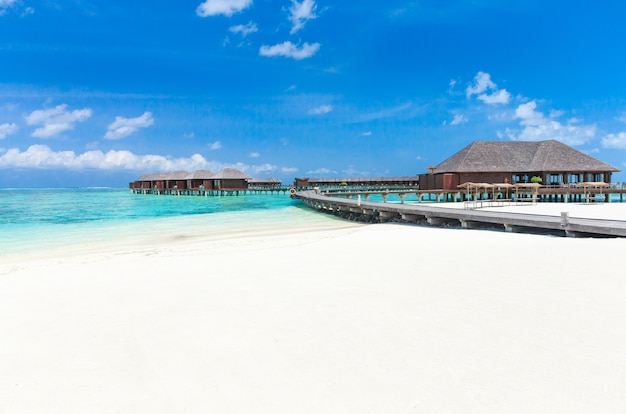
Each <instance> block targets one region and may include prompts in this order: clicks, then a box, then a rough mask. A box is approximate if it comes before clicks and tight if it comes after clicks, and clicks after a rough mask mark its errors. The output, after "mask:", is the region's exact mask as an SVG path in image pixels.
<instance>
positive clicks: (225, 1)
mask: <svg viewBox="0 0 626 414" xmlns="http://www.w3.org/2000/svg"><path fill="white" fill-rule="evenodd" d="M251 5H252V0H206V1H204V2H203V3H201V4H200V5H199V6H198V8H197V9H196V14H197V15H198V16H200V17H207V16H217V15H220V14H223V15H224V16H229V17H230V16H232V15H233V14H235V13H239V12H240V11H242V10H245V9H247V8H248V7H250V6H251Z"/></svg>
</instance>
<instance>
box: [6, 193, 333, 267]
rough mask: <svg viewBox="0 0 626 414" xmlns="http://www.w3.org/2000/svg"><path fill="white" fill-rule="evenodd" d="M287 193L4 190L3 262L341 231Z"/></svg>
mask: <svg viewBox="0 0 626 414" xmlns="http://www.w3.org/2000/svg"><path fill="white" fill-rule="evenodd" d="M338 225H340V224H339V223H338V220H337V219H334V218H332V217H328V216H326V215H323V214H318V213H315V212H312V211H311V210H309V209H306V208H304V207H303V206H302V204H301V203H300V202H299V201H297V200H292V199H290V198H289V196H288V195H270V194H258V195H246V196H222V197H198V196H155V195H138V194H131V193H130V191H129V190H127V189H111V188H77V189H76V188H72V189H0V261H1V260H3V259H7V258H12V257H14V256H16V255H18V256H19V255H32V254H38V255H53V254H55V252H60V251H67V250H72V249H75V250H80V249H84V248H89V247H93V246H98V245H111V244H113V245H115V244H123V243H134V244H136V243H141V242H142V241H146V242H148V241H154V240H155V239H159V238H161V239H163V240H164V241H167V240H171V239H177V240H179V239H184V238H191V237H197V236H203V237H207V236H208V237H210V236H212V235H213V236H215V237H230V236H233V235H237V234H242V233H246V232H259V231H261V232H263V231H265V232H271V231H272V230H273V229H279V228H310V227H325V226H326V227H332V226H338Z"/></svg>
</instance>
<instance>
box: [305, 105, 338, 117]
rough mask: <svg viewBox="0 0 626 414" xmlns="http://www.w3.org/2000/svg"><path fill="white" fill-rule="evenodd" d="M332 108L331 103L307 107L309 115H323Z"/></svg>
mask: <svg viewBox="0 0 626 414" xmlns="http://www.w3.org/2000/svg"><path fill="white" fill-rule="evenodd" d="M332 110H333V107H332V105H320V106H318V107H316V108H311V109H309V115H323V114H327V113H329V112H331V111H332Z"/></svg>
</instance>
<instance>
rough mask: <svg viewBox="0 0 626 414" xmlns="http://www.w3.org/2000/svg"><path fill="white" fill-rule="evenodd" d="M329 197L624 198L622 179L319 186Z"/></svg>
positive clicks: (438, 199) (446, 199)
mask: <svg viewBox="0 0 626 414" xmlns="http://www.w3.org/2000/svg"><path fill="white" fill-rule="evenodd" d="M321 191H323V192H324V193H325V194H326V195H328V196H330V197H346V198H355V197H357V196H360V197H361V198H362V199H363V200H365V201H368V200H369V199H370V198H371V197H372V196H379V197H380V198H382V200H383V201H384V202H387V201H391V200H394V201H395V200H399V201H400V203H404V202H405V199H406V197H407V196H409V195H415V197H416V200H417V202H433V201H436V202H464V201H475V202H477V204H478V202H482V201H489V200H495V201H498V200H500V201H507V200H508V201H513V200H516V201H528V200H532V201H537V202H562V203H567V202H578V203H583V202H586V203H589V202H611V201H619V202H625V201H626V185H625V184H624V183H612V184H607V183H595V182H590V183H580V184H575V185H574V184H572V185H559V186H543V185H540V184H532V183H523V184H504V183H500V184H488V183H465V184H463V185H460V186H459V187H458V188H457V189H455V190H443V189H438V190H437V189H435V190H433V189H430V190H421V189H419V188H417V187H414V188H380V187H379V188H366V189H359V188H355V187H351V188H343V189H341V188H332V189H321Z"/></svg>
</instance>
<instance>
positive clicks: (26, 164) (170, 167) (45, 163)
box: [0, 145, 209, 171]
mask: <svg viewBox="0 0 626 414" xmlns="http://www.w3.org/2000/svg"><path fill="white" fill-rule="evenodd" d="M208 164H209V163H208V162H207V160H206V159H204V157H202V156H201V155H199V154H194V155H192V156H191V157H189V158H168V157H163V156H161V155H135V154H133V153H132V152H129V151H108V152H106V153H104V152H102V151H100V150H95V151H87V152H84V153H82V154H76V153H75V152H74V151H53V150H51V149H50V147H48V146H46V145H32V146H30V147H29V148H28V149H27V150H26V151H20V150H19V149H17V148H12V149H9V150H7V151H6V152H5V153H4V154H3V155H2V156H0V168H39V169H71V170H83V169H97V170H131V171H175V170H188V171H192V170H196V169H202V168H206V167H207V165H208Z"/></svg>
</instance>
